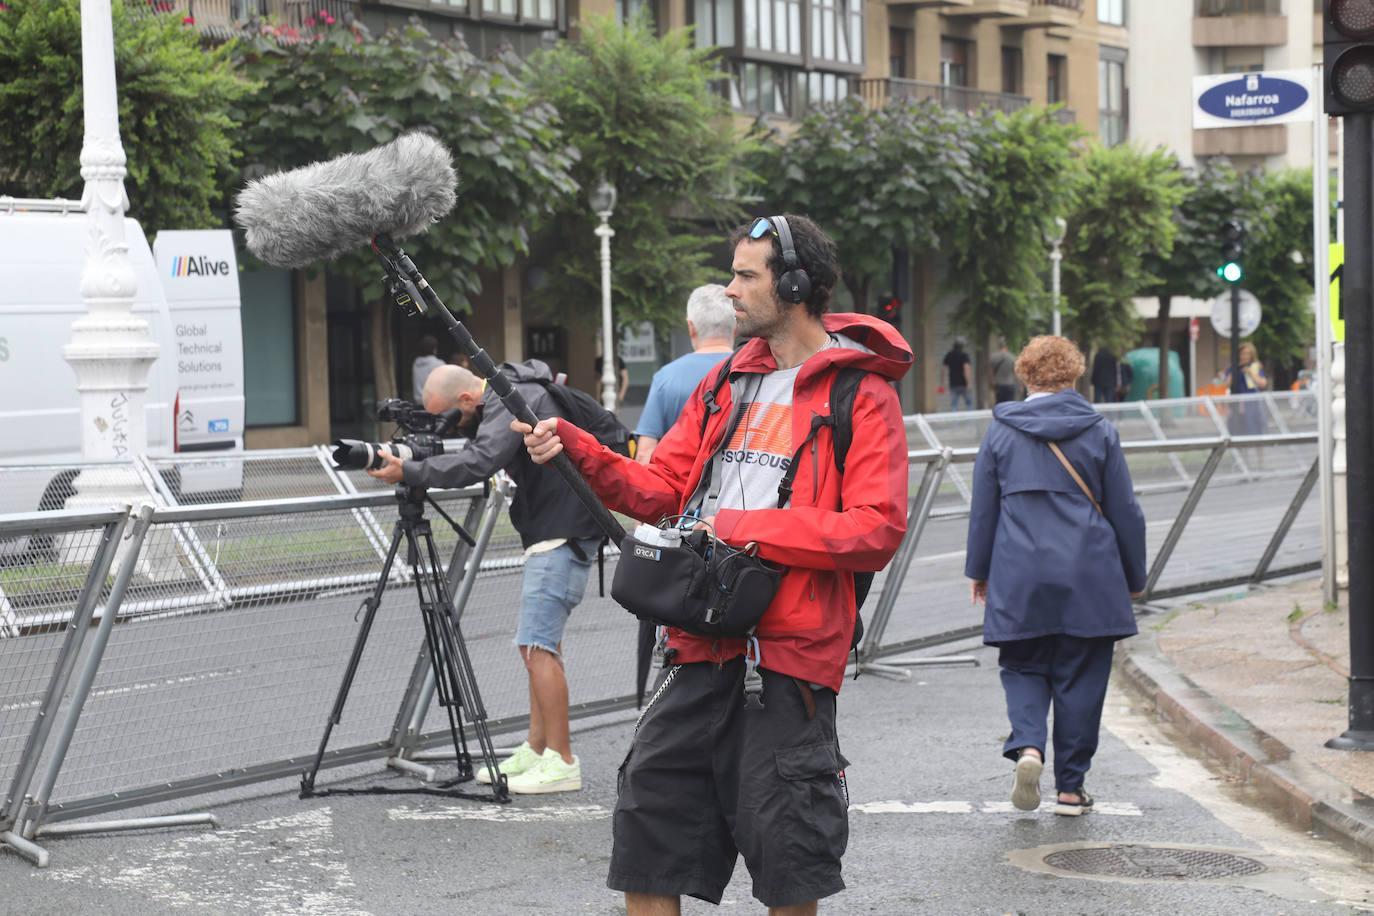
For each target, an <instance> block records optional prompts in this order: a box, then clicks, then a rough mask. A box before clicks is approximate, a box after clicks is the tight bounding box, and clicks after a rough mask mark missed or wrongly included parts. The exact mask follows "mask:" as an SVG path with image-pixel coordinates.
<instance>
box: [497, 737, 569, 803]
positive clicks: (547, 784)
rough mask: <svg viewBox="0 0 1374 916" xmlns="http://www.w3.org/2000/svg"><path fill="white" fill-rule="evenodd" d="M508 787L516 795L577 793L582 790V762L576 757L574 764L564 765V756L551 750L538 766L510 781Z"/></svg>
mask: <svg viewBox="0 0 1374 916" xmlns="http://www.w3.org/2000/svg"><path fill="white" fill-rule="evenodd" d="M506 786H507V787H508V788H509V789H510V790H511V791H512V792H514V793H515V794H516V795H544V794H547V793H549V792H576V791H578V790H579V789H581V788H582V761H580V760H578V759H577V758H576V757H574V758H573V762H572V763H564V762H563V755H562V754H560V753H558V752H557V751H555V750H553V749H552V748H550V749H548V750H546V751H544V757H543V758H542V759H541V760H540V761H539V762H538V763H537V764H535V765H534V766H532V767H530V768H529V769H528V770H526V771H525V772H523V773H521V774H520V775H519V776H516V777H514V778H512V779H510V780H509V781H508V782H507V783H506Z"/></svg>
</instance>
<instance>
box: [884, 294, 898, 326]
mask: <svg viewBox="0 0 1374 916" xmlns="http://www.w3.org/2000/svg"><path fill="white" fill-rule="evenodd" d="M878 317H879V318H881V319H883V320H884V321H889V322H891V323H892V324H898V323H899V322H900V321H901V317H902V300H901V299H898V298H897V297H896V296H893V295H887V296H884V297H883V298H882V300H880V301H879V302H878Z"/></svg>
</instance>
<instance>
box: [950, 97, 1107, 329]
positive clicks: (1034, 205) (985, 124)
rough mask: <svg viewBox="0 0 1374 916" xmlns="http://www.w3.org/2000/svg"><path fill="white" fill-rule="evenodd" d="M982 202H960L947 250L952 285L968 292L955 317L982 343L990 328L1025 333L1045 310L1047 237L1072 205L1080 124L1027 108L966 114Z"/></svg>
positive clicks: (967, 130) (1044, 111)
mask: <svg viewBox="0 0 1374 916" xmlns="http://www.w3.org/2000/svg"><path fill="white" fill-rule="evenodd" d="M966 132H967V137H968V142H969V144H970V148H971V150H972V155H973V170H974V173H975V175H976V176H978V179H979V181H980V183H981V185H982V190H981V192H980V194H979V202H978V205H977V206H974V207H969V208H966V209H963V210H956V212H955V213H954V214H952V215H953V219H952V221H951V222H952V226H951V229H950V232H949V233H948V236H947V238H948V243H947V244H946V246H945V252H946V254H947V255H948V257H949V276H950V283H951V285H952V286H953V287H954V288H956V289H958V290H959V291H961V292H962V293H963V294H964V305H963V308H962V309H961V311H960V312H959V315H958V316H957V323H958V325H959V326H960V327H962V328H963V329H964V330H966V331H970V332H972V333H973V334H974V336H975V339H976V340H977V341H978V344H979V346H980V347H982V346H984V345H985V342H986V341H987V339H988V337H989V336H990V335H991V334H993V333H999V334H1002V335H1004V336H1006V337H1007V338H1008V339H1009V340H1010V341H1012V342H1016V341H1019V340H1023V339H1024V338H1025V337H1026V336H1027V335H1028V334H1029V332H1030V329H1031V327H1032V324H1033V323H1034V322H1035V321H1036V320H1037V319H1038V318H1039V317H1040V316H1041V315H1043V314H1044V313H1045V312H1046V311H1047V308H1046V303H1047V302H1048V299H1049V297H1048V296H1047V295H1046V293H1045V290H1044V284H1043V279H1042V278H1043V274H1044V270H1045V268H1046V266H1047V265H1048V262H1049V253H1048V246H1047V244H1046V242H1045V239H1046V237H1047V236H1048V234H1050V233H1051V232H1052V231H1053V220H1054V218H1055V217H1056V216H1059V215H1061V214H1062V213H1063V212H1064V210H1065V208H1066V207H1067V206H1068V198H1069V194H1070V193H1071V190H1072V182H1071V181H1070V176H1071V174H1072V173H1073V169H1074V148H1073V143H1074V141H1075V139H1077V138H1078V137H1079V136H1080V132H1079V130H1078V128H1077V127H1075V126H1073V125H1071V124H1063V123H1060V121H1059V120H1058V119H1057V118H1056V116H1055V115H1054V113H1053V112H1051V111H1048V110H1046V109H1042V108H1026V109H1022V110H1021V111H1018V112H1016V113H1014V114H1010V115H1005V114H1000V113H996V114H994V113H983V114H980V115H978V116H976V117H974V118H972V119H970V120H968V121H967V122H966Z"/></svg>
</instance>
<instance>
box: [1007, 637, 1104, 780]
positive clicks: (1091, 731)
mask: <svg viewBox="0 0 1374 916" xmlns="http://www.w3.org/2000/svg"><path fill="white" fill-rule="evenodd" d="M1115 643H1116V640H1115V639H1112V638H1110V637H1101V638H1097V639H1081V638H1079V637H1076V636H1041V637H1038V638H1036V639H1021V640H1016V641H1015V642H1008V643H1003V644H1002V646H1001V650H1000V652H999V653H998V657H997V663H998V665H1000V666H1001V669H1002V689H1003V690H1005V691H1006V693H1007V718H1009V719H1010V720H1011V736H1010V737H1009V738H1007V743H1006V746H1005V747H1004V748H1003V755H1004V756H1006V757H1007V758H1008V759H1011V760H1015V759H1016V752H1017V751H1018V750H1020V749H1021V748H1023V747H1033V748H1036V749H1037V750H1039V751H1040V753H1041V754H1042V755H1043V754H1044V753H1045V739H1046V731H1047V727H1046V719H1047V718H1048V717H1049V713H1050V707H1051V705H1053V707H1054V783H1055V787H1056V788H1057V789H1058V790H1059V791H1060V792H1077V791H1078V790H1079V789H1081V788H1082V787H1083V777H1084V776H1086V775H1087V773H1088V768H1089V767H1090V766H1092V761H1093V754H1094V753H1096V752H1097V733H1098V729H1099V728H1100V727H1101V724H1102V704H1103V702H1104V701H1105V700H1106V698H1107V678H1108V677H1109V676H1110V675H1111V672H1112V646H1113V645H1115Z"/></svg>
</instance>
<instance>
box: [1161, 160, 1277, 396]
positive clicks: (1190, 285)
mask: <svg viewBox="0 0 1374 916" xmlns="http://www.w3.org/2000/svg"><path fill="white" fill-rule="evenodd" d="M1181 183H1182V186H1183V188H1184V191H1185V196H1184V198H1183V201H1182V203H1180V204H1179V205H1178V207H1176V208H1175V210H1174V242H1173V248H1172V250H1170V251H1167V252H1165V253H1164V254H1163V255H1158V256H1153V257H1151V258H1149V259H1148V262H1147V269H1148V270H1149V272H1150V273H1151V274H1153V275H1154V276H1156V277H1158V278H1159V282H1157V283H1155V284H1154V285H1153V286H1151V287H1150V289H1149V291H1148V292H1147V293H1146V295H1153V296H1155V297H1157V298H1158V299H1159V351H1160V356H1159V396H1160V397H1161V398H1167V397H1170V396H1171V395H1172V394H1174V392H1170V391H1169V356H1168V354H1169V351H1170V349H1171V346H1172V345H1171V343H1170V328H1169V316H1170V312H1171V306H1172V300H1173V297H1175V296H1188V297H1191V298H1194V299H1211V298H1212V297H1214V296H1218V295H1220V294H1221V293H1222V292H1223V290H1224V288H1225V286H1226V284H1225V283H1224V282H1223V281H1222V280H1221V278H1220V277H1218V276H1217V266H1218V264H1219V263H1220V257H1221V227H1222V224H1223V223H1225V222H1226V221H1227V220H1228V219H1232V218H1241V219H1244V218H1245V216H1246V214H1248V213H1249V212H1250V211H1251V210H1252V209H1253V208H1254V206H1255V194H1254V191H1255V189H1254V182H1253V181H1252V180H1251V179H1250V178H1249V177H1248V176H1245V175H1242V174H1240V173H1238V172H1237V171H1236V170H1235V169H1234V168H1233V167H1232V166H1231V163H1230V161H1229V160H1226V159H1221V158H1210V159H1205V160H1203V162H1202V165H1201V166H1200V167H1198V168H1197V169H1188V170H1184V171H1183V173H1182V176H1181ZM1247 260H1251V259H1248V258H1247ZM1194 384H1195V385H1196V380H1194Z"/></svg>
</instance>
